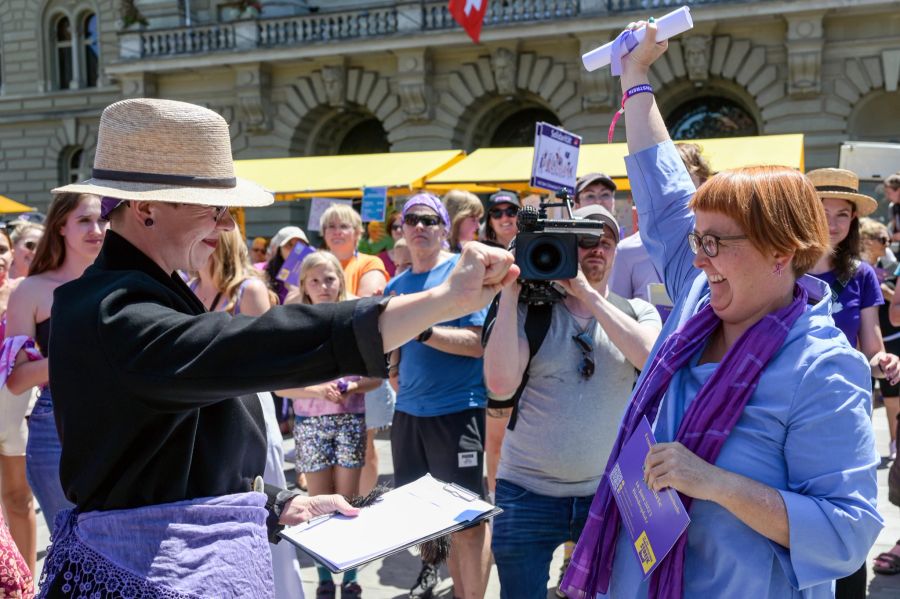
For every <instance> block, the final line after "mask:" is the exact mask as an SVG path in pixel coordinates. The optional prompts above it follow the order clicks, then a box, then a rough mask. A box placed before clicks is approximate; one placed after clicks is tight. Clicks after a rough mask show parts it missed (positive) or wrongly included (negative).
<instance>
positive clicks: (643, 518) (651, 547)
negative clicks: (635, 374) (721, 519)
mask: <svg viewBox="0 0 900 599" xmlns="http://www.w3.org/2000/svg"><path fill="white" fill-rule="evenodd" d="M655 444H656V439H655V438H654V437H653V431H652V430H651V428H650V423H649V422H647V418H646V416H645V417H644V418H643V419H642V420H641V422H640V424H638V426H637V428H636V429H635V430H634V433H633V434H632V435H631V438H630V439H628V441H627V442H626V443H625V445H624V446H623V447H622V451H621V453H619V460H618V461H617V462H616V463H615V464H614V465H613V468H612V470H611V471H610V473H609V484H610V486H611V487H612V492H613V497H614V498H615V499H616V504H617V505H618V506H619V513H620V514H621V516H622V522H623V524H624V525H625V530H627V531H628V536H629V537H630V538H631V543H632V545H631V546H632V548H633V549H634V555H635V557H636V558H637V560H638V564H640V567H641V571H642V572H643V574H644V579H645V580H646V579H647V577H648V576H650V574H651V573H652V572H653V570H655V569H656V567H657V566H658V565H659V563H660V562H661V561H662V560H663V558H665V557H666V555H668V553H669V551H671V549H672V547H674V546H675V542H676V541H677V540H678V537H680V536H681V535H682V533H684V531H685V529H686V528H687V526H688V524H690V522H691V519H690V517H689V516H688V515H687V512H686V511H685V509H684V505H683V504H682V503H681V498H680V497H678V493H676V492H675V491H673V490H672V489H664V490H663V491H661V492H659V493H657V492H655V491H654V490H652V489H651V488H650V487H648V486H647V485H646V484H644V460H645V459H646V458H647V452H649V451H650V447H651V446H652V445H655Z"/></svg>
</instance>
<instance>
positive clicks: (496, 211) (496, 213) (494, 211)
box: [488, 206, 519, 218]
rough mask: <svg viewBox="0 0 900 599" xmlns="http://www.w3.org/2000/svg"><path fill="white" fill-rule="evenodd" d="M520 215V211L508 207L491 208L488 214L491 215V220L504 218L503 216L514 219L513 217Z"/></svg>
mask: <svg viewBox="0 0 900 599" xmlns="http://www.w3.org/2000/svg"><path fill="white" fill-rule="evenodd" d="M518 213H519V209H518V208H516V207H515V206H507V207H506V208H491V210H490V212H489V213H488V214H490V215H491V218H503V215H504V214H505V215H506V216H508V217H510V218H512V217H513V216H515V215H517V214H518Z"/></svg>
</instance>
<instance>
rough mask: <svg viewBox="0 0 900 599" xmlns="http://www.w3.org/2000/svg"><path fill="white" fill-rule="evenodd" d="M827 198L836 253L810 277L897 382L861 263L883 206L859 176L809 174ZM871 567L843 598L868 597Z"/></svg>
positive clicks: (877, 298)
mask: <svg viewBox="0 0 900 599" xmlns="http://www.w3.org/2000/svg"><path fill="white" fill-rule="evenodd" d="M806 176H807V177H809V179H810V181H812V183H813V185H815V187H816V192H818V194H819V197H820V198H821V199H822V207H823V208H824V209H825V216H826V218H827V220H828V234H829V240H830V242H831V249H832V251H831V252H829V253H826V254H825V255H823V256H822V258H821V259H820V260H819V262H818V263H817V264H816V265H815V267H813V269H812V270H811V271H810V274H812V275H814V276H815V277H818V278H819V279H822V280H823V281H825V282H826V283H828V285H829V287H831V296H832V317H833V318H834V324H835V325H837V327H838V328H839V329H841V331H843V333H844V335H846V336H847V340H848V341H849V342H850V344H851V345H853V346H854V347H857V348H858V349H859V350H860V351H861V352H862V353H863V354H864V355H865V356H866V359H867V360H869V365H870V366H871V367H872V376H874V377H876V378H885V376H887V378H888V379H890V382H891V383H896V381H897V373H898V371H900V370H898V369H900V360H898V358H897V356H896V355H894V354H889V353H887V352H886V351H885V350H884V341H883V339H882V336H881V326H880V324H879V321H878V307H879V306H880V305H882V304H883V303H884V297H883V296H882V294H881V284H880V283H879V281H878V276H877V275H876V274H875V270H874V269H873V268H872V267H871V266H870V265H869V264H868V263H866V262H865V261H863V260H860V253H861V247H860V236H859V219H860V218H862V217H864V216H868V215H869V214H871V213H873V212H875V210H876V209H877V208H878V202H876V201H875V199H874V198H871V197H869V196H867V195H864V194H861V193H859V177H857V176H856V174H855V173H853V172H852V171H848V170H845V169H840V168H820V169H816V170H813V171H810V172H808V173H806ZM865 593H866V565H865V564H863V565H862V567H861V568H860V569H859V570H857V571H856V572H855V573H853V574H851V575H850V576H848V577H846V578H841V579H839V580H838V581H837V586H836V589H835V596H836V597H837V599H849V598H852V597H864V596H865Z"/></svg>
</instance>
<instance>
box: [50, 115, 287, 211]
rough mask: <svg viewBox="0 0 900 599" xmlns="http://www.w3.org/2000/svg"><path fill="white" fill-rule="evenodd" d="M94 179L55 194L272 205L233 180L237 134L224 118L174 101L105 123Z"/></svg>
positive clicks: (262, 193)
mask: <svg viewBox="0 0 900 599" xmlns="http://www.w3.org/2000/svg"><path fill="white" fill-rule="evenodd" d="M92 175H93V176H92V178H90V179H88V180H87V181H82V182H80V183H73V184H71V185H66V186H64V187H57V188H56V189H54V190H52V193H54V194H58V193H67V192H68V193H89V194H95V195H99V196H107V197H111V198H116V199H120V200H137V201H147V200H155V201H159V202H178V203H183V204H206V205H213V206H268V205H269V204H271V203H272V202H274V201H275V199H274V198H273V197H272V194H271V193H269V192H268V191H266V190H264V189H263V188H262V187H260V186H259V185H257V184H255V183H251V182H250V181H246V180H244V179H238V178H236V177H235V176H234V165H233V163H232V159H231V136H230V134H229V131H228V123H226V122H225V119H223V118H222V117H221V116H219V115H218V114H216V113H215V112H213V111H212V110H208V109H206V108H203V107H201V106H196V105H194V104H188V103H185V102H175V101H173V100H155V99H147V98H135V99H129V100H122V101H121V102H116V103H115V104H111V105H109V106H107V107H106V109H105V110H104V111H103V115H102V116H101V117H100V129H99V133H98V135H97V152H96V155H95V157H94V168H93V173H92Z"/></svg>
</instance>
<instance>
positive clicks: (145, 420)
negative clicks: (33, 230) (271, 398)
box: [50, 231, 386, 511]
mask: <svg viewBox="0 0 900 599" xmlns="http://www.w3.org/2000/svg"><path fill="white" fill-rule="evenodd" d="M379 313H380V305H379V302H378V301H376V300H371V299H370V300H360V301H356V302H343V303H339V304H328V305H320V306H299V305H296V306H282V307H276V308H273V309H272V310H270V311H269V312H267V313H266V314H264V315H263V316H260V317H256V318H253V317H247V316H236V317H233V316H230V315H228V314H225V313H223V312H212V313H210V312H206V309H205V308H204V307H203V305H202V304H201V303H200V302H199V301H198V300H197V298H196V297H195V296H194V294H193V293H192V292H191V291H190V290H189V289H188V288H187V286H186V285H185V284H184V282H183V281H182V280H181V278H180V277H179V276H178V275H177V274H173V275H169V274H167V273H165V272H163V271H162V269H160V268H159V266H157V265H156V263H154V262H153V261H152V260H150V258H148V257H147V256H146V255H144V254H143V253H142V252H141V251H140V250H138V249H137V248H135V247H134V246H133V245H131V244H130V243H129V242H128V241H126V240H125V239H124V238H123V237H121V236H119V235H117V234H116V233H114V232H112V231H110V232H108V233H107V235H106V240H105V242H104V244H103V249H102V250H101V252H100V255H99V257H98V258H97V260H96V262H95V263H94V264H93V265H92V266H91V267H89V268H88V269H87V270H86V271H85V273H84V275H83V276H82V277H81V278H79V279H77V280H75V281H72V282H71V283H68V284H66V285H63V286H61V287H59V288H58V289H57V290H56V293H55V295H54V300H53V311H52V316H51V323H52V328H51V342H50V388H51V391H52V394H53V403H54V411H55V414H56V425H57V428H58V430H59V436H60V439H61V441H62V459H61V462H60V479H61V481H62V485H63V489H64V490H65V493H66V496H67V497H68V498H69V500H71V501H72V502H73V503H75V505H76V506H77V508H78V509H79V510H81V511H91V510H112V509H122V508H135V507H141V506H146V505H152V504H158V503H168V502H173V501H179V500H183V499H190V498H198V497H209V496H215V495H224V494H229V493H237V492H243V491H249V490H250V488H251V483H252V480H253V479H254V478H255V477H256V476H257V475H261V474H262V473H263V468H264V466H265V455H266V453H265V452H266V435H265V425H264V423H263V416H262V410H261V408H260V405H259V400H258V398H257V396H256V395H255V393H256V392H258V391H271V390H275V389H284V388H288V387H296V386H300V385H309V384H313V383H316V382H320V381H325V380H331V379H334V378H337V377H338V376H341V375H345V374H359V375H367V376H377V377H384V376H385V374H386V373H385V361H384V355H383V351H382V341H381V335H380V333H379V332H378V314H379ZM267 492H268V493H269V494H270V495H272V490H271V489H268V490H267Z"/></svg>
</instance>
